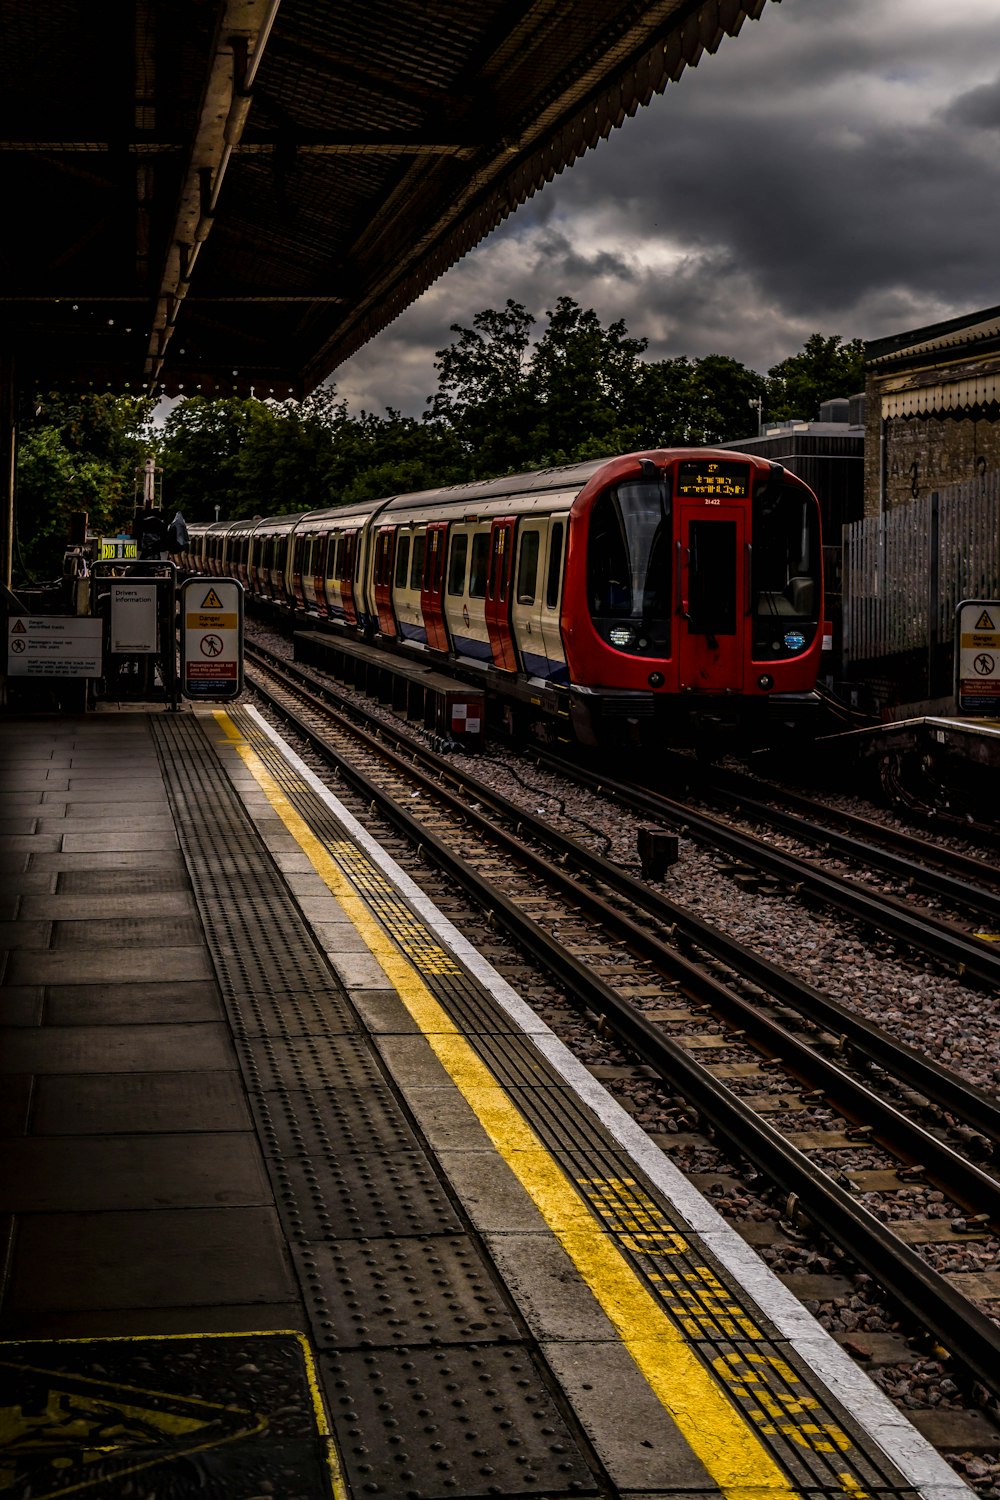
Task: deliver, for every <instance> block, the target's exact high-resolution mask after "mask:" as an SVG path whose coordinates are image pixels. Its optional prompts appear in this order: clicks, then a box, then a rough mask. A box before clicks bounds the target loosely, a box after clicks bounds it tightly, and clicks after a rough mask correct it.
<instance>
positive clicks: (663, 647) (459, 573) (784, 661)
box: [210, 449, 823, 744]
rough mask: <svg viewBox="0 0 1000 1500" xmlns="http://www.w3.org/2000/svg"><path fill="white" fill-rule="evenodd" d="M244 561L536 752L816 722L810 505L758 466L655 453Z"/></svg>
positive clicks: (275, 543)
mask: <svg viewBox="0 0 1000 1500" xmlns="http://www.w3.org/2000/svg"><path fill="white" fill-rule="evenodd" d="M210 529H214V528H210ZM249 551H250V566H249V576H250V578H251V580H252V586H256V585H255V584H254V583H253V580H254V578H255V576H256V570H255V566H254V559H255V557H257V558H258V559H259V563H258V567H259V572H260V577H261V579H262V580H263V582H262V584H261V586H260V587H261V592H262V593H264V594H265V595H266V596H269V597H271V598H272V599H274V600H277V601H278V602H279V603H280V604H281V605H282V607H284V608H286V609H288V610H289V611H290V612H292V613H294V614H297V615H298V616H299V617H300V618H302V617H312V618H313V619H314V620H315V622H316V623H319V624H321V625H322V627H323V628H326V629H333V630H345V631H349V632H353V633H356V634H358V635H359V636H361V637H363V638H365V639H367V640H370V641H372V642H373V643H374V644H376V645H378V646H381V647H383V648H384V649H386V650H394V651H402V652H407V653H410V654H422V655H425V656H427V657H430V658H432V659H433V660H434V661H435V664H436V665H439V666H441V667H442V668H443V669H445V670H448V671H451V672H452V673H453V674H454V675H457V676H460V677H465V678H466V679H467V680H470V681H475V682H477V683H480V684H482V685H484V686H485V687H486V688H487V691H488V694H489V698H490V701H491V702H492V703H493V704H494V705H495V707H496V708H497V709H498V710H499V712H500V713H501V714H502V715H503V717H504V718H506V719H507V720H508V721H510V720H514V719H527V718H532V719H533V720H534V721H535V727H536V729H537V730H538V731H539V732H540V733H541V734H542V735H543V737H544V736H545V735H555V736H559V737H565V735H566V733H567V730H568V728H569V727H570V726H571V733H572V736H573V737H575V738H576V739H578V740H580V741H581V742H584V743H591V744H592V743H602V742H607V741H610V740H614V739H617V738H621V737H623V736H624V737H628V738H632V739H636V738H644V739H650V738H652V739H653V740H654V741H657V740H659V739H661V738H663V739H665V740H670V741H671V742H675V743H678V742H683V741H684V740H685V739H689V740H694V741H697V740H698V739H699V738H700V739H704V737H705V736H706V735H707V736H711V735H713V734H715V733H717V732H718V731H719V730H720V729H721V728H722V726H723V725H732V726H735V727H741V728H747V727H750V726H752V727H753V728H754V730H755V731H756V733H757V734H758V737H761V738H765V737H766V736H767V730H766V725H767V724H768V722H769V721H774V720H777V721H780V722H782V723H789V722H793V721H801V720H803V719H808V718H809V717H810V716H811V714H812V713H813V712H814V711H815V707H816V702H817V700H816V698H815V694H814V691H813V689H814V686H815V681H816V677H817V673H818V668H819V658H820V651H821V649H822V636H823V608H822V599H823V593H822V572H821V566H822V565H821V557H822V552H821V538H820V520H819V505H818V502H817V500H816V497H815V495H814V494H813V493H812V491H811V490H810V489H808V487H807V486H806V485H805V484H803V483H802V481H801V480H799V479H798V478H797V477H796V476H795V475H794V474H792V473H790V472H788V471H787V470H785V469H783V468H782V467H781V466H780V465H778V464H772V463H769V462H768V461H766V460H764V459H761V458H758V457H756V456H754V455H749V454H747V455H744V454H739V455H736V454H734V453H733V452H731V451H727V450H711V449H663V450H654V451H650V452H645V453H638V454H628V455H624V456H621V457H617V458H611V459H605V460H594V461H591V462H588V463H583V464H575V465H569V466H565V467H561V468H553V469H549V470H544V471H539V472H535V473H529V474H521V475H513V476H509V477H505V478H502V479H494V480H489V481H483V482H480V483H475V484H467V485H455V486H449V487H446V488H442V489H438V490H432V491H428V492H424V493H421V494H411V495H397V496H393V497H391V498H389V499H386V500H380V501H371V502H366V503H365V504H362V505H356V506H349V507H343V508H339V509H338V508H335V509H332V510H328V511H312V512H305V513H302V514H299V515H297V516H286V517H280V516H278V517H270V518H268V519H267V520H266V521H262V522H260V523H259V524H258V525H257V527H256V529H255V530H254V532H253V535H252V538H251V541H250V548H249Z"/></svg>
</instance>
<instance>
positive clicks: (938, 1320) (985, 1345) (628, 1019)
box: [265, 690, 1000, 1395]
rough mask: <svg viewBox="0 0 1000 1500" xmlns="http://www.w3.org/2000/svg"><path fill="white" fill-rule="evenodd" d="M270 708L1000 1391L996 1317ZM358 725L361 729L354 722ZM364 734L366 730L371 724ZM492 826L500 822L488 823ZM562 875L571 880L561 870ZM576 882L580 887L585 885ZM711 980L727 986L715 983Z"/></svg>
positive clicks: (316, 738)
mask: <svg viewBox="0 0 1000 1500" xmlns="http://www.w3.org/2000/svg"><path fill="white" fill-rule="evenodd" d="M265 691H266V690H265ZM267 696H270V695H267ZM273 706H274V707H275V708H276V709H277V710H278V711H279V712H280V713H281V715H282V716H283V717H284V718H285V719H286V720H287V721H288V722H289V723H291V724H292V725H293V726H294V727H295V729H296V731H297V732H298V733H301V734H302V735H303V736H304V737H305V738H306V739H307V741H308V742H309V743H310V744H311V745H313V747H314V748H315V749H316V750H317V752H318V753H319V754H320V755H322V756H323V757H324V758H326V759H328V760H330V761H332V762H333V763H334V764H335V765H336V767H337V769H338V771H339V773H340V775H341V776H342V777H344V778H345V779H347V780H349V781H350V782H351V784H352V785H353V786H354V787H355V788H356V790H358V791H359V792H361V794H362V795H363V796H364V797H365V798H366V799H372V800H374V801H375V802H376V803H377V805H378V807H379V809H380V811H381V812H382V814H383V816H386V817H387V818H388V819H389V821H390V822H391V823H392V825H393V826H394V827H396V828H397V829H398V830H399V831H400V832H401V833H403V834H404V836H405V837H406V838H407V839H408V840H409V841H410V842H412V843H415V844H416V845H417V846H418V847H420V848H422V849H423V851H424V853H425V855H426V857H428V858H430V859H432V860H433V862H434V863H435V864H437V865H439V867H440V868H441V869H443V870H445V871H446V872H447V873H448V875H449V877H450V878H453V879H454V880H456V881H457V883H458V884H459V885H460V886H461V887H462V889H463V890H465V891H466V892H467V893H468V894H469V895H470V896H471V897H472V898H473V899H474V900H475V901H476V902H477V903H478V904H480V905H486V906H488V907H489V908H491V909H492V910H493V911H495V912H496V913H497V915H498V917H499V918H500V919H501V920H502V922H503V925H504V926H505V927H506V928H507V930H508V931H509V932H510V933H511V934H512V936H514V938H515V939H516V940H517V941H518V942H519V943H520V944H521V946H522V947H524V949H525V950H526V951H527V952H529V953H531V954H532V955H533V956H534V957H535V958H536V959H538V961H539V962H541V963H542V964H543V966H544V967H545V968H546V969H547V970H548V971H549V972H550V973H552V974H554V975H555V976H556V977H557V978H559V980H560V981H561V982H562V983H563V984H564V985H565V986H566V988H567V989H568V990H569V991H570V993H572V994H575V995H576V996H577V997H578V999H579V1001H580V1002H581V1003H582V1004H583V1005H584V1006H585V1007H586V1008H588V1009H589V1010H591V1011H593V1012H594V1013H595V1014H598V1015H604V1016H605V1017H606V1018H608V1019H610V1020H612V1021H613V1024H614V1025H615V1027H616V1029H617V1030H618V1032H619V1034H620V1035H621V1036H622V1037H623V1038H624V1039H625V1040H626V1041H628V1043H629V1045H630V1046H631V1047H632V1048H633V1050H634V1051H635V1053H636V1055H637V1056H638V1057H640V1058H641V1060H642V1061H643V1062H645V1063H646V1064H647V1065H648V1066H650V1067H652V1068H653V1069H654V1070H655V1071H656V1072H657V1074H658V1075H659V1076H660V1078H661V1079H662V1080H663V1081H665V1082H667V1083H668V1084H669V1086H670V1087H671V1088H673V1089H674V1090H676V1091H679V1092H680V1093H682V1094H684V1096H685V1097H686V1098H688V1099H689V1100H690V1101H691V1102H692V1103H693V1104H694V1105H695V1106H696V1107H697V1108H698V1110H699V1111H700V1112H701V1113H702V1114H703V1115H704V1117H705V1118H706V1119H707V1120H708V1121H709V1122H710V1123H711V1124H712V1126H713V1128H715V1129H716V1130H717V1131H719V1132H720V1133H721V1134H722V1135H723V1136H725V1138H726V1139H727V1140H729V1141H730V1142H731V1143H732V1144H733V1145H734V1146H735V1148H736V1150H737V1151H738V1153H739V1154H741V1155H743V1156H744V1157H746V1158H747V1159H748V1160H750V1161H751V1162H753V1164H754V1165H755V1166H756V1167H757V1168H758V1170H760V1171H761V1172H763V1173H764V1174H765V1175H766V1176H767V1177H768V1178H769V1179H771V1180H772V1181H775V1182H777V1183H778V1184H779V1185H780V1186H781V1188H782V1190H783V1191H785V1192H787V1193H788V1194H789V1195H791V1194H794V1195H795V1196H796V1198H797V1199H798V1201H799V1202H800V1203H801V1205H802V1209H803V1212H805V1213H806V1214H807V1216H808V1217H809V1218H810V1219H811V1220H812V1221H813V1222H814V1224H816V1226H817V1227H818V1228H820V1229H821V1230H822V1231H823V1232H824V1233H826V1234H827V1235H829V1237H830V1238H831V1239H833V1240H834V1241H835V1242H836V1243H837V1244H840V1245H841V1246H843V1247H844V1248H845V1249H846V1250H847V1251H848V1252H849V1253H850V1254H851V1256H852V1257H853V1258H854V1259H855V1260H856V1261H857V1262H858V1263H859V1264H860V1265H861V1266H862V1267H863V1268H864V1269H865V1270H866V1271H868V1272H869V1274H870V1275H872V1276H873V1277H874V1278H875V1279H876V1280H877V1281H878V1283H879V1284H880V1285H882V1286H884V1287H885V1288H886V1290H887V1291H888V1292H889V1293H890V1294H891V1295H892V1296H893V1297H894V1299H895V1300H896V1301H897V1302H898V1303H899V1304H900V1305H902V1306H903V1307H905V1308H906V1310H907V1311H908V1312H909V1314H910V1315H911V1316H913V1317H914V1318H915V1319H916V1320H917V1322H918V1323H919V1324H920V1325H921V1326H923V1327H926V1328H929V1329H930V1330H931V1332H932V1333H933V1334H934V1335H935V1337H936V1338H937V1339H938V1340H939V1341H940V1342H941V1343H942V1344H943V1345H944V1346H945V1347H946V1348H948V1349H951V1350H952V1351H953V1352H954V1354H955V1355H956V1357H957V1358H958V1359H959V1360H960V1361H961V1362H962V1363H963V1364H964V1365H965V1366H966V1367H967V1369H968V1370H969V1371H970V1373H971V1374H972V1375H973V1377H974V1378H975V1379H977V1380H978V1381H980V1382H981V1383H982V1384H983V1385H984V1386H985V1387H986V1388H987V1389H988V1390H990V1391H991V1392H993V1393H994V1394H995V1395H1000V1328H998V1327H997V1326H996V1325H995V1324H994V1323H993V1321H992V1320H991V1319H989V1318H987V1317H986V1316H985V1315H984V1314H982V1313H980V1312H979V1311H978V1310H977V1309H976V1308H975V1307H974V1306H973V1305H972V1304H971V1303H969V1302H968V1300H967V1299H966V1298H965V1297H963V1296H962V1295H961V1294H960V1293H958V1292H957V1291H955V1289H954V1288H953V1287H951V1286H950V1285H949V1284H948V1282H947V1280H946V1279H945V1278H944V1277H943V1276H941V1275H940V1274H939V1273H938V1272H936V1271H935V1270H934V1269H933V1267H931V1266H930V1265H929V1264H928V1263H927V1262H926V1261H925V1260H923V1258H922V1257H921V1256H920V1255H918V1254H917V1253H916V1252H915V1251H914V1250H912V1249H910V1247H909V1246H907V1245H905V1244H904V1243H903V1242H902V1241H900V1240H898V1239H897V1238H896V1237H895V1236H894V1235H893V1234H892V1233H891V1231H890V1230H889V1229H888V1228H887V1227H886V1226H885V1225H883V1224H881V1223H880V1222H879V1220H878V1219H876V1218H875V1216H874V1215H873V1214H872V1213H870V1212H869V1211H868V1210H867V1209H866V1208H864V1207H863V1205H861V1204H860V1203H858V1202H857V1200H856V1199H854V1198H853V1197H852V1196H851V1195H850V1193H848V1192H846V1191H845V1190H844V1189H843V1188H841V1187H839V1185H838V1184H837V1183H835V1182H833V1181H832V1180H831V1179H830V1178H829V1177H827V1176H826V1174H824V1173H823V1172H822V1171H821V1170H820V1169H818V1168H816V1167H815V1166H813V1164H812V1163H811V1162H810V1161H809V1159H808V1158H807V1157H806V1156H805V1154H804V1153H803V1152H802V1151H800V1150H799V1149H798V1148H797V1147H796V1146H793V1145H792V1144H791V1143H790V1142H789V1141H788V1140H787V1139H786V1138H785V1137H784V1136H783V1135H782V1134H781V1132H780V1131H778V1130H776V1129H775V1128H774V1127H772V1126H769V1125H768V1124H767V1123H766V1121H764V1120H763V1119H761V1118H760V1117H759V1116H757V1115H756V1114H755V1113H754V1112H753V1111H752V1110H751V1109H750V1108H749V1107H748V1106H747V1105H746V1104H744V1103H743V1102H742V1101H741V1100H740V1099H738V1098H737V1097H736V1096H735V1095H733V1094H732V1093H731V1092H730V1091H729V1090H728V1089H726V1088H725V1087H724V1086H723V1085H721V1084H720V1083H719V1081H718V1080H717V1079H716V1078H715V1077H714V1076H713V1075H712V1074H711V1073H710V1072H709V1070H708V1069H706V1068H704V1067H702V1066H701V1065H700V1064H699V1063H697V1062H695V1061H694V1059H693V1058H692V1057H691V1056H690V1055H689V1054H688V1053H686V1052H685V1051H684V1049H683V1048H682V1047H680V1046H679V1045H678V1044H677V1043H676V1042H673V1041H672V1040H671V1039H670V1038H669V1037H667V1036H666V1035H665V1034H664V1033H663V1032H662V1031H661V1030H660V1029H659V1028H658V1027H656V1026H655V1025H653V1024H652V1023H651V1022H649V1021H648V1020H646V1019H645V1017H643V1016H642V1014H641V1012H639V1011H636V1010H635V1009H634V1008H633V1007H632V1006H631V1005H629V1004H628V1002H627V1001H624V1000H622V999H621V997H620V996H619V995H617V993H616V992H615V991H614V990H613V989H612V988H611V987H610V986H608V985H606V984H605V983H604V982H603V981H602V980H600V979H599V978H598V977H597V976H596V975H595V974H594V973H593V972H592V971H591V970H590V969H589V968H588V966H587V965H586V964H584V963H583V962H582V961H581V960H579V959H578V958H575V957H574V956H573V955H572V954H570V953H568V952H567V951H566V950H565V949H564V948H562V947H561V945H559V944H558V943H557V942H556V941H555V940H554V939H553V938H552V937H551V936H550V935H549V934H548V933H547V932H546V931H545V929H544V928H543V927H542V926H540V924H538V923H537V922H535V921H534V920H533V919H532V918H530V917H528V916H527V915H526V914H525V913H524V912H523V911H521V910H520V909H519V908H518V907H517V905H516V903H515V902H514V901H513V900H511V899H510V898H509V897H506V896H504V895H503V893H502V892H500V891H497V890H496V889H494V888H493V887H492V886H490V885H489V884H488V882H485V881H484V879H483V877H482V876H481V875H480V874H479V872H478V871H477V870H476V869H475V868H474V867H473V866H472V865H471V864H469V863H468V862H467V861H466V860H464V859H462V858H461V856H459V855H456V854H455V853H453V852H452V851H451V850H449V849H448V847H447V846H446V845H445V844H444V843H443V842H442V841H441V840H439V839H437V838H436V837H435V836H434V835H433V834H432V833H430V832H429V831H428V830H427V829H426V828H425V827H423V825H421V824H420V823H419V822H417V820H416V819H415V818H413V816H412V815H411V814H410V813H409V812H407V811H406V809H404V808H402V807H401V806H400V805H399V804H398V803H397V802H395V801H394V799H393V798H391V797H390V796H388V794H387V793H385V792H383V791H381V789H380V788H378V787H377V786H375V785H373V784H372V783H371V782H369V781H368V780H367V779H366V778H365V777H364V776H363V775H362V774H361V773H360V772H357V771H355V770H354V769H353V768H352V767H350V766H348V765H346V763H345V762H344V761H342V760H341V759H340V757H339V756H337V754H336V752H335V751H332V750H331V749H330V748H329V747H326V746H324V743H323V740H322V737H321V736H320V735H318V734H317V733H316V732H315V731H314V730H312V729H311V728H310V726H308V725H307V724H305V722H304V721H303V720H301V719H300V718H299V716H298V715H297V714H295V713H294V711H293V710H291V709H290V708H289V707H288V706H287V705H282V704H280V703H279V702H277V701H274V704H273ZM352 729H353V730H354V731H355V732H357V730H356V726H352ZM361 733H362V734H363V736H364V737H365V738H370V737H369V736H368V735H367V733H366V732H365V731H361ZM370 748H371V749H372V750H374V751H376V752H377V753H379V754H385V751H386V749H387V748H388V747H386V746H384V745H379V744H378V743H377V742H375V743H373V744H372V745H371V747H370ZM407 771H408V773H409V774H412V773H413V768H412V767H408V768H407ZM428 783H429V786H430V789H431V790H433V791H434V792H435V793H436V794H437V793H440V791H441V790H442V789H441V788H440V787H438V786H436V785H432V784H430V779H429V778H428ZM460 806H461V811H462V814H463V816H464V817H468V816H469V809H468V808H467V807H466V806H464V805H461V804H460ZM492 831H495V830H492V828H491V832H492ZM536 859H537V856H536ZM549 868H550V869H551V871H552V872H553V874H554V875H558V874H559V871H558V869H557V867H556V866H554V865H553V866H550V867H549ZM563 879H564V880H565V881H567V882H569V881H570V877H568V876H565V875H564V876H563ZM570 883H571V884H572V882H570ZM575 889H576V891H577V892H579V887H576V888H575ZM681 962H683V960H682V961H681ZM709 983H710V984H711V985H712V986H713V987H715V988H722V987H721V986H719V985H718V982H717V981H709ZM734 998H738V997H734ZM778 1029H779V1030H780V1028H778ZM973 1170H975V1169H973ZM994 1186H996V1184H994Z"/></svg>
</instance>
